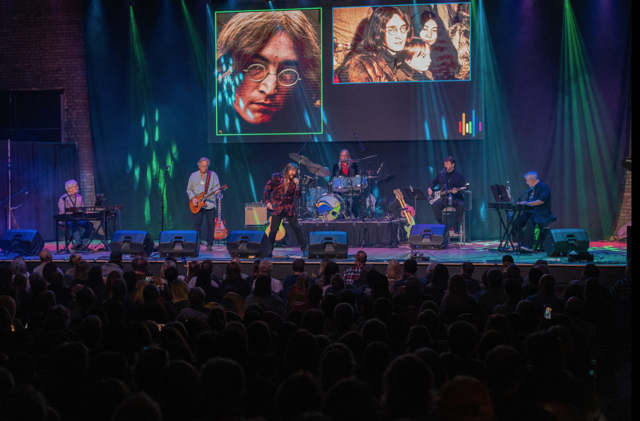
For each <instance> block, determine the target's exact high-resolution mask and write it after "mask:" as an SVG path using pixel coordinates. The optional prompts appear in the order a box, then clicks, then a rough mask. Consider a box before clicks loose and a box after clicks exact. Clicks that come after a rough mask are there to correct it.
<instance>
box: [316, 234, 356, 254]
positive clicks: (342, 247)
mask: <svg viewBox="0 0 640 421" xmlns="http://www.w3.org/2000/svg"><path fill="white" fill-rule="evenodd" d="M348 253H349V242H348V241H347V233H346V232H344V231H318V232H310V233H309V258H312V257H313V258H331V257H333V258H338V259H344V258H346V257H347V254H348Z"/></svg>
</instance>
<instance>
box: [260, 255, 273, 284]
mask: <svg viewBox="0 0 640 421" xmlns="http://www.w3.org/2000/svg"><path fill="white" fill-rule="evenodd" d="M272 271H273V263H271V260H262V261H261V262H260V276H268V277H269V282H271V272H272Z"/></svg>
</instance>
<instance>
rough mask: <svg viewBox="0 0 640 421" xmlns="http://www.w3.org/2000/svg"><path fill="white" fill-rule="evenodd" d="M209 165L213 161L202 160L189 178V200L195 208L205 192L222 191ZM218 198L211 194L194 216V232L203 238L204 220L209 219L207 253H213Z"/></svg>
mask: <svg viewBox="0 0 640 421" xmlns="http://www.w3.org/2000/svg"><path fill="white" fill-rule="evenodd" d="M209 165H211V161H209V158H204V157H203V158H200V160H199V161H198V171H196V172H194V173H193V174H191V177H189V184H188V185H187V194H188V195H189V199H190V200H191V202H192V203H193V205H194V206H197V205H198V199H196V196H198V195H199V194H202V193H203V192H207V193H213V192H215V191H216V190H218V189H220V181H219V180H218V175H217V174H216V173H215V172H213V171H209ZM215 207H216V197H215V195H214V194H211V195H210V196H209V197H208V198H206V199H205V206H203V207H202V208H201V209H200V211H199V212H198V213H195V214H193V230H194V231H196V232H197V233H198V237H199V238H202V236H201V235H200V230H201V229H202V222H203V220H204V218H205V217H206V218H207V251H211V249H212V248H213V240H214V235H215V228H216V224H215V219H216V212H215Z"/></svg>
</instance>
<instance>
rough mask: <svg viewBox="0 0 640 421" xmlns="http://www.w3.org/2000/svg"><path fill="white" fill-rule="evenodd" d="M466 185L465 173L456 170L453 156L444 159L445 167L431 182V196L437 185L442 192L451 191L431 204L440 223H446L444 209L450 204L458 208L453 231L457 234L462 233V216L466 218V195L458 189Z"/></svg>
mask: <svg viewBox="0 0 640 421" xmlns="http://www.w3.org/2000/svg"><path fill="white" fill-rule="evenodd" d="M465 185H466V182H465V179H464V175H462V173H461V172H458V171H456V160H455V159H454V158H453V157H452V156H449V157H446V158H445V159H444V168H443V169H442V171H441V172H440V174H438V176H437V177H436V178H435V179H434V180H433V181H432V182H431V184H429V196H433V190H434V189H436V186H438V190H440V191H442V192H445V190H446V192H448V193H449V194H443V195H441V196H440V197H441V198H440V199H438V200H436V201H435V202H434V203H433V205H431V206H432V208H433V215H434V216H435V217H436V221H438V224H440V225H446V224H445V223H444V222H443V221H442V211H443V209H444V208H446V207H448V206H453V207H454V208H456V223H455V225H454V227H453V231H454V232H455V233H456V234H459V233H460V223H461V222H462V218H464V196H463V194H462V192H460V191H459V190H458V189H460V188H461V187H464V186H465ZM446 192H445V193H446ZM449 196H450V198H451V204H449ZM448 228H449V227H447V229H448Z"/></svg>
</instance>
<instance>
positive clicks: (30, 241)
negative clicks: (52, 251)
mask: <svg viewBox="0 0 640 421" xmlns="http://www.w3.org/2000/svg"><path fill="white" fill-rule="evenodd" d="M43 248H44V241H43V240H42V236H41V235H40V233H38V231H36V230H14V229H10V230H6V231H5V232H4V233H3V234H2V239H1V240H0V249H2V251H3V252H4V253H5V254H7V253H14V254H19V255H21V256H37V255H39V254H40V252H41V251H42V249H43Z"/></svg>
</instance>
